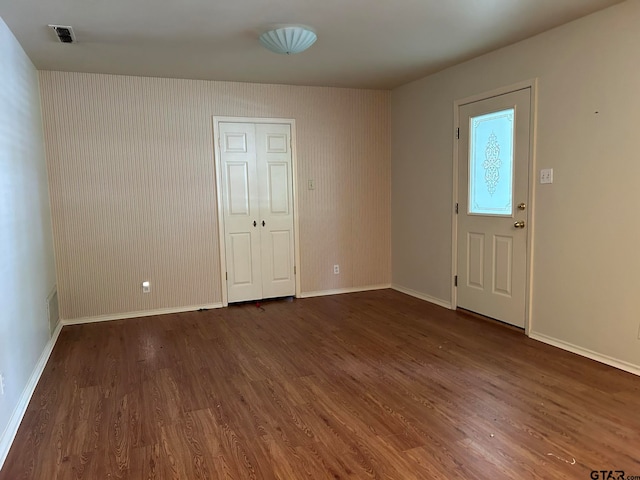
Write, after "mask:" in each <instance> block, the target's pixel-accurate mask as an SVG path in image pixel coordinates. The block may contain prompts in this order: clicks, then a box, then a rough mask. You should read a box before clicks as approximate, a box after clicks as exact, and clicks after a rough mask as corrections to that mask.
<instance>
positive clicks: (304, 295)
mask: <svg viewBox="0 0 640 480" xmlns="http://www.w3.org/2000/svg"><path fill="white" fill-rule="evenodd" d="M387 288H391V284H388V283H385V284H384V285H368V286H366V287H350V288H337V289H334V290H318V291H315V292H303V293H301V294H300V295H298V298H312V297H324V296H326V295H341V294H343V293H357V292H369V291H371V290H385V289H387Z"/></svg>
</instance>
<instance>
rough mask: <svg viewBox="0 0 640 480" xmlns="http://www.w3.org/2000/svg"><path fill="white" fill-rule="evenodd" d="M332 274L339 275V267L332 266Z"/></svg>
mask: <svg viewBox="0 0 640 480" xmlns="http://www.w3.org/2000/svg"><path fill="white" fill-rule="evenodd" d="M333 273H334V275H338V274H339V273H340V265H334V266H333Z"/></svg>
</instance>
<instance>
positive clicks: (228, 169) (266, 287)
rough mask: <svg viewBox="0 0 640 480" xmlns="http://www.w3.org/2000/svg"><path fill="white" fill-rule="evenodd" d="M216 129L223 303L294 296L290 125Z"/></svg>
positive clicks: (239, 125)
mask: <svg viewBox="0 0 640 480" xmlns="http://www.w3.org/2000/svg"><path fill="white" fill-rule="evenodd" d="M219 133H220V166H221V173H222V175H221V181H222V182H221V183H222V185H221V187H222V200H223V208H224V229H225V254H226V255H225V256H226V272H227V299H228V302H229V303H233V302H243V301H249V300H259V299H263V298H275V297H285V296H292V295H295V276H294V244H293V242H294V230H293V198H292V194H293V184H292V182H293V179H292V172H291V126H290V125H288V124H286V125H283V124H266V123H265V124H262V123H223V122H221V123H220V124H219Z"/></svg>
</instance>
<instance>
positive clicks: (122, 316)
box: [61, 303, 222, 325]
mask: <svg viewBox="0 0 640 480" xmlns="http://www.w3.org/2000/svg"><path fill="white" fill-rule="evenodd" d="M214 308H222V303H211V304H209V305H198V306H191V307H177V308H158V309H156V310H142V311H139V312H127V313H118V314H115V315H97V316H95V317H82V318H73V319H70V320H61V322H62V325H82V324H84V323H96V322H109V321H111V320H126V319H129V318H140V317H153V316H156V315H167V314H170V313H185V312H196V311H198V310H201V309H205V310H210V309H214Z"/></svg>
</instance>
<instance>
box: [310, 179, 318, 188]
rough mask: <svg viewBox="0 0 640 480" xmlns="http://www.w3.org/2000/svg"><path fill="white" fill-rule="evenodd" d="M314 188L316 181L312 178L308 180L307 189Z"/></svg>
mask: <svg viewBox="0 0 640 480" xmlns="http://www.w3.org/2000/svg"><path fill="white" fill-rule="evenodd" d="M315 189H316V182H315V181H314V180H309V190H315Z"/></svg>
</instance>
